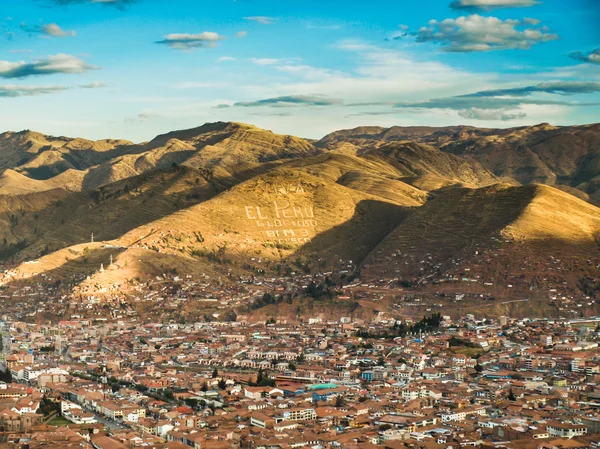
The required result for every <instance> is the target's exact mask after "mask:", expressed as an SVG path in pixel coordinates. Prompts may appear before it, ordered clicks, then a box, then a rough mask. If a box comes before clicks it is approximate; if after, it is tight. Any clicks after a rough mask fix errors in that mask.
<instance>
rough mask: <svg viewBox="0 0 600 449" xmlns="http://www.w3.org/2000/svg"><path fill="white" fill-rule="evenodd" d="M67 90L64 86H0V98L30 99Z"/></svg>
mask: <svg viewBox="0 0 600 449" xmlns="http://www.w3.org/2000/svg"><path fill="white" fill-rule="evenodd" d="M67 89H69V88H68V87H65V86H16V85H4V86H0V97H31V96H34V95H42V94H53V93H57V92H62V91H64V90H67Z"/></svg>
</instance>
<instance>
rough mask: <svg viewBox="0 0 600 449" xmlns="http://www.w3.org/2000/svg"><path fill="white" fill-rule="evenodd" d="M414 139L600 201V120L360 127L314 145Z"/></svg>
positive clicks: (510, 175) (525, 180) (366, 146)
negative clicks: (498, 126)
mask: <svg viewBox="0 0 600 449" xmlns="http://www.w3.org/2000/svg"><path fill="white" fill-rule="evenodd" d="M403 141H412V142H418V143H420V144H427V145H430V146H433V147H435V148H438V149H439V150H441V151H442V152H444V153H449V154H452V155H455V156H460V157H461V158H462V159H463V160H464V159H467V160H469V161H472V162H478V163H479V164H480V165H481V166H482V167H483V168H485V169H486V170H488V171H489V172H491V173H492V174H493V175H494V176H496V177H498V178H502V179H504V180H505V181H508V180H513V181H516V182H518V183H520V184H532V183H541V184H547V185H552V186H556V187H558V188H561V189H565V191H567V192H569V193H571V194H575V195H576V196H579V197H581V198H582V199H585V200H586V201H590V202H592V203H594V204H596V205H598V204H600V179H599V178H598V173H600V125H599V124H592V125H582V126H552V125H549V124H547V123H542V124H540V125H536V126H530V127H520V128H509V129H482V128H473V127H467V126H454V127H446V128H428V127H407V128H402V127H392V128H372V127H367V128H356V129H353V130H343V131H337V132H335V133H332V134H330V135H328V136H326V137H324V138H323V139H321V140H320V141H319V142H317V143H316V144H315V145H316V146H317V147H319V148H325V149H329V150H337V149H338V148H341V149H345V151H349V148H352V150H353V151H354V152H355V153H358V154H360V153H362V152H365V151H368V150H372V149H373V148H380V147H382V146H385V145H389V144H390V143H392V142H395V143H396V142H403Z"/></svg>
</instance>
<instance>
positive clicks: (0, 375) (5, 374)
mask: <svg viewBox="0 0 600 449" xmlns="http://www.w3.org/2000/svg"><path fill="white" fill-rule="evenodd" d="M0 382H4V383H7V384H9V383H11V382H12V374H11V373H10V370H9V369H7V370H6V371H0Z"/></svg>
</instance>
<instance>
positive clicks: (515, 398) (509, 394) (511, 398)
mask: <svg viewBox="0 0 600 449" xmlns="http://www.w3.org/2000/svg"><path fill="white" fill-rule="evenodd" d="M508 400H509V401H516V400H517V397H516V396H515V393H514V391H513V390H512V388H511V389H510V391H509V392H508Z"/></svg>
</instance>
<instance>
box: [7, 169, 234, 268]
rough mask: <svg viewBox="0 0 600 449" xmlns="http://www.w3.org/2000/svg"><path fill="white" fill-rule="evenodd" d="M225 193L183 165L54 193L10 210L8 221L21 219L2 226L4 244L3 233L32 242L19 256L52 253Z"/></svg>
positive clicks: (119, 232) (117, 234) (108, 236)
mask: <svg viewBox="0 0 600 449" xmlns="http://www.w3.org/2000/svg"><path fill="white" fill-rule="evenodd" d="M221 191H222V189H221V188H220V187H219V185H218V184H216V183H210V182H208V181H206V180H205V179H204V177H203V176H202V174H201V173H200V172H198V171H196V170H191V169H187V168H183V167H178V168H177V169H169V170H160V171H155V172H152V173H146V174H143V175H140V176H136V177H133V178H129V179H127V180H124V181H119V182H117V183H114V184H111V185H110V186H106V187H105V188H100V189H98V190H94V191H90V192H83V193H81V192H77V193H70V194H67V195H64V196H60V197H58V198H54V197H52V202H50V201H42V199H41V198H42V196H41V194H40V199H39V201H40V207H35V208H31V209H24V208H22V209H19V213H12V216H13V217H12V218H11V217H10V216H9V214H8V213H7V214H6V217H7V223H8V222H9V220H13V221H15V220H18V225H17V226H14V227H13V228H14V229H13V228H10V229H9V228H8V227H5V229H3V230H0V242H1V241H2V238H3V237H6V238H7V240H8V241H9V242H11V241H13V240H17V241H23V240H26V241H27V242H28V244H27V245H26V247H25V248H23V249H22V250H21V252H20V254H17V255H16V258H17V260H22V259H25V258H37V257H39V256H40V255H41V254H44V253H46V252H48V251H50V252H52V251H56V250H59V249H61V248H65V247H68V246H72V245H76V244H80V243H84V242H88V241H90V239H91V234H92V233H93V234H94V238H95V240H96V241H106V240H112V239H117V238H119V237H121V236H122V235H123V234H125V233H127V232H129V231H130V230H132V229H135V228H137V227H139V226H143V225H145V224H148V223H150V222H152V221H155V220H158V219H160V218H163V217H165V216H167V215H169V214H172V213H174V212H176V211H178V210H180V209H184V208H187V207H191V206H194V205H196V204H199V203H202V202H204V201H206V200H209V199H211V198H213V197H214V196H216V195H217V194H219V193H220V192H221ZM0 200H1V198H0ZM14 206H16V205H13V207H14ZM0 218H2V217H1V215H0ZM11 230H12V231H14V232H15V233H16V234H13V233H11Z"/></svg>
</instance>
